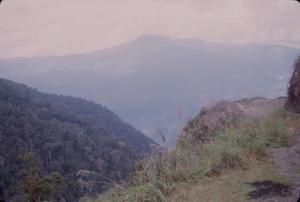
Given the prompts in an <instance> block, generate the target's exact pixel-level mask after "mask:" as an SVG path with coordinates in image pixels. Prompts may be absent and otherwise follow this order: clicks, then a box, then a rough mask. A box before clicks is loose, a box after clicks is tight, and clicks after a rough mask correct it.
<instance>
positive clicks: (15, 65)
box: [0, 35, 300, 146]
mask: <svg viewBox="0 0 300 202" xmlns="http://www.w3.org/2000/svg"><path fill="white" fill-rule="evenodd" d="M299 52H300V50H299V49H297V48H291V47H286V46H280V45H234V44H229V43H212V42H210V43H209V42H205V41H203V40H199V39H171V38H169V37H165V36H157V35H146V36H143V37H140V38H138V39H136V40H133V41H131V42H129V43H125V44H122V45H119V46H116V47H113V48H109V49H105V50H100V51H96V52H91V53H86V54H77V55H69V56H60V57H50V56H49V57H35V58H17V59H6V60H0V73H1V76H2V77H5V78H8V79H12V80H14V81H18V82H22V83H25V84H28V85H29V86H32V87H34V88H38V89H40V90H42V91H45V92H50V93H56V94H65V95H72V96H78V97H83V98H87V99H91V100H95V101H96V102H98V103H101V104H104V105H105V106H107V107H109V108H110V109H112V110H114V111H115V112H116V113H117V114H118V115H120V116H121V118H123V119H124V120H125V121H127V122H129V123H131V124H132V125H134V126H135V127H136V128H138V129H140V130H142V131H143V132H144V133H145V134H147V135H148V136H149V137H151V138H153V139H154V140H156V141H157V142H160V143H161V135H162V134H163V135H165V136H166V138H167V145H168V146H174V144H175V142H176V136H177V133H178V131H179V130H180V129H181V128H182V127H183V126H184V125H185V123H186V121H187V120H189V119H191V118H192V117H193V116H195V115H196V114H197V113H198V111H199V110H200V109H201V107H202V106H204V105H210V104H213V103H215V102H216V101H220V100H233V99H240V98H246V97H251V96H264V97H278V96H283V95H285V94H286V90H287V84H288V79H289V77H290V74H291V71H292V64H293V61H294V59H295V58H296V57H297V55H298V54H299ZM253 81H255V82H253Z"/></svg>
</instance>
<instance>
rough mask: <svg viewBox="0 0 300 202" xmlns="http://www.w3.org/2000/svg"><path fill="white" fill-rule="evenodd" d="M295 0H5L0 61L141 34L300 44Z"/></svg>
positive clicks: (0, 11) (84, 48) (79, 49)
mask: <svg viewBox="0 0 300 202" xmlns="http://www.w3.org/2000/svg"><path fill="white" fill-rule="evenodd" d="M299 19H300V4H299V5H298V3H297V2H295V1H293V0H250V1H249V0H59V1H48V0H26V1H25V0H4V2H3V3H2V4H1V5H0V58H14V57H35V56H50V55H69V54H75V53H84V52H90V51H94V50H99V49H105V48H109V47H112V46H116V45H118V44H121V43H126V42H128V41H130V40H133V39H135V38H138V37H140V36H142V35H146V34H154V35H166V36H169V37H172V38H199V39H202V40H205V41H217V42H218V41H220V42H228V43H237V44H249V43H250V44H253V43H256V44H276V45H278V44H280V45H288V46H293V47H299V48H300V24H299Z"/></svg>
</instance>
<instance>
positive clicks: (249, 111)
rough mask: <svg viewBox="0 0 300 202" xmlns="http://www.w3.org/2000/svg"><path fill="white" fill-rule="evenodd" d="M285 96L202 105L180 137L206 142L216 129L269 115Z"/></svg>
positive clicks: (282, 101) (196, 141) (277, 107)
mask: <svg viewBox="0 0 300 202" xmlns="http://www.w3.org/2000/svg"><path fill="white" fill-rule="evenodd" d="M285 102H286V98H284V97H282V98H277V99H267V98H261V97H256V98H250V99H243V100H239V101H235V102H227V101H223V102H219V103H217V104H215V105H213V106H209V107H204V108H203V109H202V110H201V112H200V114H199V115H198V116H197V117H196V118H195V119H193V120H192V121H190V122H189V123H188V124H187V126H186V127H185V128H184V129H183V131H182V134H181V137H182V138H184V139H186V140H190V141H191V142H193V143H196V144H197V143H199V142H202V143H203V142H207V141H210V140H211V138H212V137H213V136H214V134H215V133H216V132H217V131H221V130H223V129H225V128H227V127H230V126H235V125H237V124H239V123H240V122H242V121H244V120H247V119H255V118H259V117H263V116H267V115H270V114H272V113H274V112H275V111H278V110H280V109H282V108H283V106H284V103H285Z"/></svg>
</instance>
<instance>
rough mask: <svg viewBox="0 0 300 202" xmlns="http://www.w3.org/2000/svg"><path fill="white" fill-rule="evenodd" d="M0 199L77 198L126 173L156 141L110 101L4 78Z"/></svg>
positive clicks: (0, 101) (0, 107)
mask: <svg viewBox="0 0 300 202" xmlns="http://www.w3.org/2000/svg"><path fill="white" fill-rule="evenodd" d="M0 122H1V124H0V144H1V147H0V174H1V175H0V201H1V200H4V201H16V202H22V201H44V200H55V201H60V200H64V199H66V200H68V201H76V200H77V199H78V198H80V197H81V196H84V195H91V194H95V193H99V192H101V191H104V190H106V189H108V188H109V187H110V186H111V184H112V183H115V182H119V181H120V180H122V179H124V178H126V177H127V176H128V174H129V172H130V171H131V170H132V168H133V167H134V164H135V161H136V160H137V159H139V158H140V157H142V156H143V155H144V154H147V153H149V152H151V150H152V147H151V145H152V144H153V145H154V143H153V142H152V141H151V140H150V139H149V138H147V137H145V136H144V135H143V134H142V133H141V132H139V131H137V130H135V129H134V128H133V127H131V126H130V125H128V124H126V123H124V122H123V121H122V120H120V119H119V118H118V117H117V116H116V115H115V114H114V113H113V112H111V111H109V110H108V109H106V108H105V107H103V106H101V105H98V104H95V103H93V102H91V101H86V100H84V99H79V98H73V97H65V96H56V95H50V94H43V93H40V92H38V91H36V90H34V89H31V88H28V87H26V86H25V85H21V84H17V83H14V82H11V81H8V80H4V79H0Z"/></svg>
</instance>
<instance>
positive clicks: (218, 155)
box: [92, 98, 300, 202]
mask: <svg viewBox="0 0 300 202" xmlns="http://www.w3.org/2000/svg"><path fill="white" fill-rule="evenodd" d="M284 101H285V99H283V98H282V99H275V100H271V99H263V98H254V99H251V100H242V101H237V102H233V103H230V102H228V103H225V104H224V103H219V104H217V105H216V106H212V107H211V108H206V109H204V110H203V111H202V112H201V113H200V115H199V116H198V117H196V118H195V119H194V120H192V121H191V122H190V123H189V124H188V125H187V128H185V129H184V131H183V133H182V134H181V138H180V139H179V140H178V143H177V146H176V149H175V150H172V151H169V152H166V153H161V154H159V155H157V156H155V157H151V158H149V159H146V160H144V161H142V162H141V163H140V165H139V166H138V167H137V168H136V172H135V175H134V176H133V178H132V181H131V182H129V183H128V184H126V185H120V186H116V187H115V189H113V191H111V192H108V193H107V194H106V195H102V196H100V198H98V199H94V201H97V202H99V201H128V202H129V201H130V202H132V201H138V202H139V201H179V202H181V201H195V202H201V201H203V202H204V201H205V202H206V201H214V202H216V201H217V202H218V201H220V202H221V201H247V200H248V199H249V198H251V197H254V198H255V196H256V195H255V194H256V192H255V188H254V187H253V186H251V183H254V184H255V182H264V183H269V182H270V183H271V185H272V186H279V187H280V188H282V189H284V190H288V189H289V188H288V187H289V186H290V181H289V180H288V179H287V178H285V177H282V176H281V175H280V173H279V171H278V169H277V167H276V166H275V164H274V162H273V161H272V158H271V156H270V150H271V149H273V148H282V147H287V146H289V145H290V143H291V139H292V138H293V137H294V131H295V130H296V129H299V128H300V125H299V119H298V118H297V117H291V116H289V114H288V113H287V112H285V110H284V109H283V105H284ZM220 105H222V106H223V107H220ZM232 105H235V106H236V107H237V108H235V107H233V106H232ZM262 105H264V106H265V108H264V109H262V110H263V111H260V112H259V113H258V112H254V111H253V109H254V108H255V106H256V107H257V109H259V107H262ZM233 109H235V110H233ZM210 114H213V116H211V117H213V118H208V116H210ZM263 114H264V115H263ZM204 123H205V124H204ZM193 128H197V131H198V132H199V131H201V130H202V132H200V134H202V136H197V135H199V133H198V134H197V135H196V133H191V131H195V130H194V129H193ZM199 137H201V138H199ZM204 137H205V138H204ZM299 174H300V173H299ZM299 176H300V175H299ZM278 193H279V196H277V195H276V194H275V197H286V196H287V195H289V194H290V192H288V191H286V192H283V193H282V194H283V195H280V193H281V191H279V192H278ZM265 194H266V195H268V194H269V192H268V191H266V193H265ZM271 194H274V193H273V192H272V193H271ZM253 195H254V196H253ZM92 201H93V200H92Z"/></svg>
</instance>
